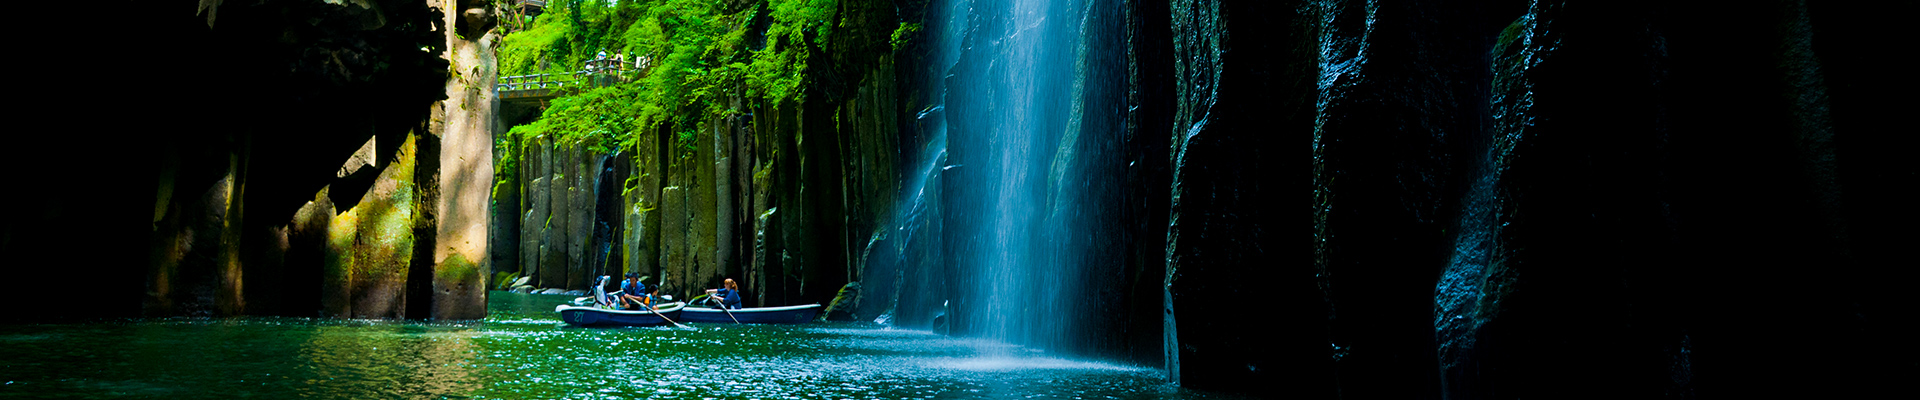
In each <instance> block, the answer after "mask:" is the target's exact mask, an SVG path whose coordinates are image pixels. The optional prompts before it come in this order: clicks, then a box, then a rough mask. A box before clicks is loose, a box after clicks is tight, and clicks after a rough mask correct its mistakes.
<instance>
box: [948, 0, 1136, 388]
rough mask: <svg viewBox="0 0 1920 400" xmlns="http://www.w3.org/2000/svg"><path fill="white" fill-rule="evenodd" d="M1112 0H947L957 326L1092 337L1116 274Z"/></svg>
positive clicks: (1120, 106) (1025, 341)
mask: <svg viewBox="0 0 1920 400" xmlns="http://www.w3.org/2000/svg"><path fill="white" fill-rule="evenodd" d="M1119 7H1120V3H1119V2H1117V1H1109V0H1066V1H1048V0H975V1H971V2H967V1H956V3H955V4H953V7H952V8H948V10H952V11H953V13H954V14H951V15H949V19H947V21H950V22H952V23H956V24H964V25H960V28H961V29H962V30H961V31H958V32H954V33H955V34H956V36H959V37H958V39H960V40H952V41H942V42H941V44H940V45H941V46H955V47H952V48H943V49H937V50H935V52H936V54H939V53H941V52H943V51H949V50H951V51H955V54H957V55H958V57H957V58H956V59H954V61H953V64H952V67H951V68H950V69H948V70H947V71H948V73H947V74H946V76H945V80H944V82H942V85H943V86H944V88H945V96H944V97H945V98H944V103H943V107H944V108H943V114H944V126H943V127H942V128H944V129H943V130H944V131H945V132H946V133H945V139H946V142H947V147H946V160H947V161H946V162H947V165H946V166H944V167H942V168H941V171H940V174H941V178H940V180H941V187H942V189H941V191H942V195H941V197H942V198H943V199H942V200H941V201H942V206H941V207H942V208H941V210H942V214H943V215H942V219H943V222H944V226H943V228H944V229H943V232H942V234H943V235H944V238H945V240H944V246H945V248H944V249H943V253H944V262H945V263H946V265H947V266H948V268H950V269H952V270H954V271H955V272H954V273H953V274H954V275H955V276H957V277H959V278H960V279H958V280H957V282H954V283H953V287H952V291H953V293H952V296H953V297H954V298H953V301H954V302H953V303H952V304H953V310H952V313H953V317H952V319H953V321H952V323H953V324H954V325H955V326H954V327H955V328H956V329H955V332H956V333H963V334H968V335H974V336H979V337H984V338H988V339H993V340H997V341H1002V342H1006V343H1010V344H1016V345H1024V346H1029V347H1030V348H1034V349H1041V350H1047V349H1061V348H1069V349H1072V348H1075V347H1076V346H1080V347H1085V346H1088V345H1087V344H1086V343H1083V342H1085V340H1077V339H1076V338H1084V337H1086V334H1087V333H1091V332H1093V331H1096V330H1097V328H1095V326H1097V325H1098V322H1097V321H1098V319H1099V318H1102V316H1099V315H1090V314H1098V313H1099V311H1100V310H1101V308H1100V307H1098V305H1099V304H1100V301H1099V300H1100V299H1099V298H1096V297H1095V296H1098V295H1099V293H1100V289H1101V288H1105V287H1113V286H1117V285H1118V282H1119V281H1120V279H1119V278H1118V277H1119V274H1121V265H1120V264H1122V262H1120V261H1118V260H1119V259H1120V258H1121V257H1120V256H1118V255H1117V254H1121V253H1120V252H1121V249H1123V248H1124V246H1123V244H1122V243H1123V242H1122V240H1124V235H1122V234H1119V233H1117V232H1118V230H1119V228H1118V226H1119V224H1118V223H1117V222H1115V221H1117V220H1118V218H1119V217H1118V216H1119V214H1117V213H1118V211H1117V210H1119V209H1121V208H1122V207H1121V206H1120V205H1121V204H1124V203H1123V199H1122V198H1121V197H1120V196H1121V195H1120V192H1119V187H1120V185H1121V184H1120V182H1123V181H1124V179H1123V177H1124V176H1125V175H1124V166H1122V165H1121V164H1122V163H1124V162H1125V158H1124V157H1122V154H1121V151H1120V150H1119V148H1120V145H1119V143H1121V139H1120V138H1121V133H1122V128H1121V127H1122V126H1123V125H1124V123H1123V122H1122V121H1123V120H1124V111H1125V105H1124V97H1123V96H1124V94H1125V90H1126V86H1125V85H1126V76H1125V72H1126V66H1125V61H1124V60H1125V56H1124V55H1123V54H1121V53H1120V52H1121V51H1124V50H1123V49H1124V45H1123V43H1124V41H1123V38H1124V37H1123V35H1122V32H1123V30H1122V29H1121V28H1120V25H1119V22H1120V18H1119V17H1118V15H1119V12H1118V10H1119Z"/></svg>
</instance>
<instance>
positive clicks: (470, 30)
mask: <svg viewBox="0 0 1920 400" xmlns="http://www.w3.org/2000/svg"><path fill="white" fill-rule="evenodd" d="M492 4H493V3H492V2H487V1H479V0H458V1H449V2H448V3H447V4H445V5H443V6H442V10H443V11H442V12H443V13H444V14H445V18H446V20H445V21H443V22H445V23H446V25H445V26H451V27H453V29H449V30H447V31H446V37H447V56H446V58H448V60H449V61H450V62H451V64H452V66H451V68H452V71H453V74H452V76H451V77H450V78H449V79H448V81H447V100H445V101H443V102H442V103H441V104H442V106H441V109H443V110H445V116H446V120H445V122H444V123H443V124H441V125H440V127H442V129H443V130H441V131H440V132H435V134H436V135H437V136H439V137H440V140H439V144H440V146H439V150H440V151H439V160H438V166H439V179H437V184H438V185H437V186H438V187H437V190H436V191H437V192H438V193H437V196H436V198H435V199H434V204H433V205H432V207H434V208H435V209H436V210H437V212H435V213H434V217H435V221H434V222H436V224H437V226H436V227H435V229H434V233H435V240H434V241H433V242H434V246H433V248H432V250H431V252H432V254H433V262H432V270H431V271H432V292H431V302H432V305H431V308H430V310H431V311H430V315H429V316H431V318H433V319H478V318H481V317H485V316H486V315H487V301H486V298H487V296H486V294H487V283H486V280H487V275H488V271H491V270H492V267H491V264H492V256H491V254H490V253H489V252H488V246H489V245H490V244H491V243H490V240H489V238H488V235H487V230H488V227H489V225H491V224H489V217H490V216H491V214H492V213H491V212H490V207H489V206H490V204H489V203H491V201H489V198H490V194H491V189H492V183H493V137H492V134H493V129H492V128H493V122H494V107H495V106H496V105H497V103H498V102H497V101H495V100H494V98H493V97H494V91H493V85H494V80H495V77H496V73H495V63H494V58H493V48H494V42H495V41H497V40H499V37H498V36H497V34H496V33H494V31H493V27H494V19H493V15H494V13H493V11H494V10H493V7H492ZM419 278H424V277H419ZM419 278H416V279H419ZM422 300H428V299H415V300H414V301H422ZM414 317H416V318H418V317H421V316H414Z"/></svg>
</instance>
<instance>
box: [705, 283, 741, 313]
mask: <svg viewBox="0 0 1920 400" xmlns="http://www.w3.org/2000/svg"><path fill="white" fill-rule="evenodd" d="M721 285H722V286H721V287H720V288H719V289H707V294H708V295H711V297H709V300H711V301H713V302H715V303H718V304H717V305H718V306H720V308H722V309H733V310H738V309H740V284H738V283H734V281H733V278H727V280H726V281H723V282H721Z"/></svg>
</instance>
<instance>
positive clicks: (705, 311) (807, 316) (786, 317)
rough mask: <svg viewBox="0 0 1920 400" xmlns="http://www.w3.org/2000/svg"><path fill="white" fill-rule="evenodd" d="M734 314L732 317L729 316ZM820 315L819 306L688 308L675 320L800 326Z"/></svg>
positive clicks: (681, 311)
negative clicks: (725, 308) (727, 308)
mask: <svg viewBox="0 0 1920 400" xmlns="http://www.w3.org/2000/svg"><path fill="white" fill-rule="evenodd" d="M728 314H732V316H728ZM817 315H820V305H819V304H807V305H799V306H785V307H753V308H742V309H738V310H721V309H718V308H706V307H686V308H683V309H681V310H680V315H679V316H678V317H676V318H674V320H676V321H681V322H724V323H729V324H731V323H734V321H736V320H737V321H739V322H740V323H743V324H799V323H806V322H811V321H813V317H814V316H817Z"/></svg>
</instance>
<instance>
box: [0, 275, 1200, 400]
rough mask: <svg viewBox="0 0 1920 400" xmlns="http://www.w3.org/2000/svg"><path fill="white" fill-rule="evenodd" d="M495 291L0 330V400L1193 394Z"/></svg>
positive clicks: (865, 331)
mask: <svg viewBox="0 0 1920 400" xmlns="http://www.w3.org/2000/svg"><path fill="white" fill-rule="evenodd" d="M570 298H571V297H567V296H549V295H522V294H508V293H503V292H494V293H493V295H492V296H491V298H490V300H489V302H490V303H489V307H490V312H491V315H492V316H491V317H489V318H487V319H486V320H484V321H479V322H470V323H463V324H433V323H419V322H394V321H356V320H325V319H303V318H235V319H145V320H124V321H99V322H88V323H65V324H29V325H0V398H222V399H225V398H239V397H257V398H323V399H391V398H399V399H440V398H474V399H560V398H567V399H645V398H666V399H766V400H773V399H972V398H995V399H1002V398H1060V399H1191V398H1217V397H1220V396H1214V395H1209V394H1207V393H1202V392H1196V391H1191V390H1185V389H1180V388H1177V387H1173V386H1171V385H1168V384H1166V383H1164V382H1165V377H1164V373H1163V372H1161V371H1160V370H1158V369H1154V368H1143V367H1136V366H1127V365H1115V364H1107V363H1098V362H1087V361H1078V360H1071V359H1061V358H1053V357H1048V356H1046V355H1045V354H1044V353H1041V352H1037V351H1032V350H1027V349H1024V348H1019V347H1013V346H1006V345H1000V344H996V343H992V342H987V341H981V340H975V339H965V338H950V337H946V336H941V335H936V334H931V333H927V332H922V331H911V330H894V329H886V328H882V327H878V326H873V325H870V324H840V323H815V324H806V325H787V326H774V325H731V324H725V325H716V324H695V325H692V326H691V327H690V328H691V329H681V328H672V327H664V328H612V329H600V328H577V327H570V326H566V325H564V324H562V323H560V322H559V319H558V315H557V314H555V313H554V312H553V307H554V305H556V304H559V303H561V302H563V301H565V300H568V299H570Z"/></svg>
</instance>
